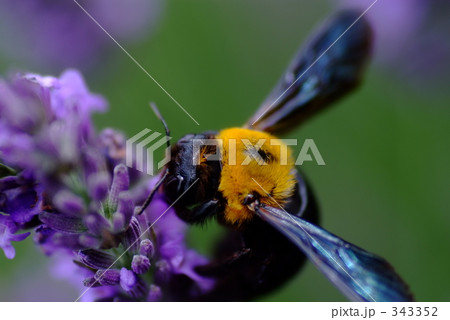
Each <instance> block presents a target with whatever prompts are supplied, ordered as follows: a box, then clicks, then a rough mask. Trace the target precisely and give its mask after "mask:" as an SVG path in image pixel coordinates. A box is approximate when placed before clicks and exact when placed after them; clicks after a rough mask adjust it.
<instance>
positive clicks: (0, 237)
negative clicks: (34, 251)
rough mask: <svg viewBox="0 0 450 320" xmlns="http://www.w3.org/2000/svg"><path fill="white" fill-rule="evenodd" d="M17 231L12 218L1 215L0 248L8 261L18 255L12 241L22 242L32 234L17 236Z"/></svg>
mask: <svg viewBox="0 0 450 320" xmlns="http://www.w3.org/2000/svg"><path fill="white" fill-rule="evenodd" d="M17 230H18V227H17V226H16V224H15V223H14V222H13V221H12V219H11V218H10V217H8V216H3V215H0V248H2V249H3V252H4V253H5V256H6V257H7V258H8V259H12V258H14V256H15V255H16V251H15V250H14V247H13V246H12V245H11V241H22V240H24V239H25V238H26V237H28V235H29V234H30V233H29V232H27V233H22V234H15V233H16V232H17Z"/></svg>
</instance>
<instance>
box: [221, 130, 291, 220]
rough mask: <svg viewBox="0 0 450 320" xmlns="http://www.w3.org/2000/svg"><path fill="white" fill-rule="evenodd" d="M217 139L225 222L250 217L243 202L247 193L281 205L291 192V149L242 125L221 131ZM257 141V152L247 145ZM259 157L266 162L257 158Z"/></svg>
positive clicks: (268, 135) (278, 140)
mask: <svg viewBox="0 0 450 320" xmlns="http://www.w3.org/2000/svg"><path fill="white" fill-rule="evenodd" d="M217 138H218V139H219V141H220V142H221V155H222V173H221V178H220V184H219V191H220V192H221V193H222V194H223V196H224V198H225V199H227V202H228V205H227V207H226V209H225V221H226V222H227V223H230V224H232V225H237V226H239V225H241V224H242V223H243V222H245V221H248V220H251V219H252V218H253V212H252V211H251V210H249V209H248V208H247V206H246V205H244V204H243V202H244V199H245V198H246V196H247V195H249V194H255V193H256V194H259V195H260V196H261V198H260V202H261V203H265V204H267V205H270V206H274V207H278V204H277V203H279V204H281V205H283V203H285V201H286V200H287V199H288V198H289V197H290V196H291V195H292V194H293V191H294V187H295V174H294V170H293V169H294V161H293V158H292V155H291V150H290V149H289V148H288V146H287V145H286V144H284V143H283V142H282V141H281V140H280V139H277V138H275V137H274V136H272V135H270V134H268V133H265V132H260V131H254V130H249V129H243V128H230V129H225V130H222V131H221V132H219V134H218V136H217ZM243 139H247V140H243ZM260 139H265V141H264V142H263V140H260ZM258 142H259V143H260V144H262V145H261V148H260V149H259V150H260V152H259V153H258V152H256V151H257V148H252V147H251V145H256V144H257V143H258ZM246 143H247V145H246ZM282 148H285V149H284V150H287V152H285V153H284V154H286V155H287V157H285V159H282V157H281V156H282V155H283V153H282V152H281V149H282ZM259 155H260V156H259ZM261 155H262V156H261ZM258 156H259V157H258ZM263 158H265V160H266V161H261V160H262V159H263ZM243 163H244V164H245V165H243ZM253 179H254V180H253ZM255 181H256V182H257V183H256V182H255ZM258 184H259V185H260V186H261V187H262V188H263V189H264V190H265V191H266V192H267V193H268V194H269V195H270V196H269V195H267V193H266V192H265V191H263V190H262V189H261V187H260V186H259V185H258ZM274 200H275V201H276V202H275V201H274Z"/></svg>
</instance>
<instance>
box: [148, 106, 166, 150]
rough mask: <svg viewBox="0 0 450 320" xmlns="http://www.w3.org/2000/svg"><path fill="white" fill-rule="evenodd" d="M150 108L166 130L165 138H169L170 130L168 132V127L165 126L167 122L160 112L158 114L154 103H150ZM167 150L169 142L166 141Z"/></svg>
mask: <svg viewBox="0 0 450 320" xmlns="http://www.w3.org/2000/svg"><path fill="white" fill-rule="evenodd" d="M150 108H152V110H153V112H154V113H155V115H156V117H157V118H158V119H159V120H160V121H161V122H162V124H163V126H164V129H165V130H166V136H167V137H169V136H170V130H169V126H167V122H166V120H165V119H164V117H163V116H162V115H161V112H159V109H158V107H157V106H156V103H154V102H150ZM167 148H169V149H170V140H169V139H167Z"/></svg>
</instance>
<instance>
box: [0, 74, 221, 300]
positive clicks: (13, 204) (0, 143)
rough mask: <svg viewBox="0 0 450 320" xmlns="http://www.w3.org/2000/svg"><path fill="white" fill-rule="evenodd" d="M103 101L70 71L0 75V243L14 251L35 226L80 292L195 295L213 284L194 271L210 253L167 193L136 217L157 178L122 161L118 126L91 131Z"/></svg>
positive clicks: (103, 296)
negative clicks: (189, 241)
mask: <svg viewBox="0 0 450 320" xmlns="http://www.w3.org/2000/svg"><path fill="white" fill-rule="evenodd" d="M106 107H107V104H106V102H105V100H104V99H103V98H102V97H100V96H98V95H96V94H92V93H90V92H89V90H88V89H87V88H86V85H85V83H84V81H83V79H82V77H81V75H80V74H79V73H78V72H77V71H74V70H69V71H66V72H64V73H63V74H62V75H61V77H60V78H53V77H42V76H39V75H32V74H26V75H21V76H15V77H13V78H12V79H11V80H10V81H5V80H1V81H0V163H1V164H2V165H1V167H0V168H1V169H2V170H0V173H1V174H2V176H0V248H2V249H3V251H4V252H5V254H6V256H7V257H8V258H13V257H14V248H13V247H12V245H11V241H21V240H23V239H24V238H26V237H27V236H28V234H29V233H28V232H27V233H23V232H24V231H25V230H30V229H34V240H35V242H36V244H37V245H39V246H40V247H41V248H42V251H43V252H44V253H45V254H47V255H51V256H54V257H57V258H58V260H59V264H60V266H61V267H58V268H56V269H55V270H56V271H54V273H55V275H56V276H58V277H65V278H67V279H68V280H69V281H70V282H73V283H75V284H76V285H78V286H81V285H83V286H84V290H82V291H83V292H85V293H86V294H83V295H82V296H81V297H80V298H81V300H102V301H105V300H108V301H131V300H132V301H145V300H148V301H159V300H174V299H179V300H192V299H196V298H198V297H199V296H200V295H203V294H205V293H206V292H208V290H210V289H212V287H213V285H214V281H213V280H211V279H206V278H203V277H201V276H199V275H198V274H197V273H196V272H195V271H194V268H195V267H196V266H198V265H201V264H205V263H207V262H208V261H207V259H206V258H204V257H202V256H200V255H199V254H197V253H196V252H195V251H194V250H190V249H188V248H187V246H186V244H185V233H186V228H187V226H186V225H185V224H184V223H183V222H182V221H181V220H179V219H178V217H177V216H176V215H175V212H174V211H173V210H169V206H168V204H167V203H166V202H165V201H164V197H163V195H161V194H157V195H156V197H155V199H154V201H153V202H152V203H151V205H150V206H149V208H147V210H146V211H145V212H144V214H142V215H140V216H136V215H135V213H136V212H138V209H139V207H138V205H139V204H142V203H143V201H144V200H145V197H146V195H147V194H148V193H149V191H150V190H151V188H153V186H154V185H155V183H156V180H155V179H152V180H147V178H146V177H144V176H142V175H139V174H138V173H136V172H134V171H133V170H131V169H128V168H127V167H126V166H125V165H124V164H123V162H124V159H123V156H124V155H125V152H124V151H123V150H124V147H125V144H124V143H125V139H124V137H123V135H122V134H120V133H118V132H116V131H114V130H112V129H107V130H105V131H103V132H102V133H101V134H100V135H97V134H96V132H95V130H94V128H93V125H92V122H91V120H90V115H91V114H92V113H93V112H99V111H105V110H106ZM156 220H158V222H157V223H156V224H154V222H155V221H156ZM73 261H75V263H73ZM181 284H182V285H181ZM86 289H88V290H86ZM88 292H89V293H88Z"/></svg>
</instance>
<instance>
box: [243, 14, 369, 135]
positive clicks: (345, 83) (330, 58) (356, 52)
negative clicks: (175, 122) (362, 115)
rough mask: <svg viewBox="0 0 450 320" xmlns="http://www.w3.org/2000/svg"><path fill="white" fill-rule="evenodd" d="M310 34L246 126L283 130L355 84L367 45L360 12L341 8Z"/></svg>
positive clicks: (361, 68) (367, 48) (366, 51)
mask: <svg viewBox="0 0 450 320" xmlns="http://www.w3.org/2000/svg"><path fill="white" fill-rule="evenodd" d="M315 34H316V35H315V36H314V37H312V39H310V41H308V43H307V45H306V46H305V47H304V49H303V50H300V52H299V54H298V55H297V56H296V57H295V59H294V60H293V61H292V63H291V65H290V66H289V67H288V69H287V71H286V73H285V75H284V77H282V78H281V80H280V81H279V83H278V85H277V86H276V87H275V89H274V90H273V91H272V93H271V94H270V95H269V96H268V97H267V99H266V100H265V102H264V103H263V104H262V105H261V107H260V108H259V109H258V110H257V112H256V113H255V114H254V116H253V117H252V118H251V119H250V120H249V121H248V122H247V124H246V125H245V126H246V127H247V128H250V129H254V130H261V131H267V132H270V133H273V134H280V133H283V132H286V131H288V130H290V129H292V127H294V126H296V125H298V124H299V123H301V122H302V121H304V120H306V119H307V118H308V117H310V116H311V115H313V114H315V113H317V112H318V111H319V110H322V109H323V108H324V107H326V106H328V105H329V104H330V103H332V102H333V101H335V100H337V99H338V98H340V97H341V96H343V95H345V94H346V93H348V92H349V91H351V90H352V89H353V88H355V87H356V86H357V84H358V83H359V82H360V79H361V75H362V72H363V71H364V69H365V68H364V67H365V65H366V62H367V60H368V57H369V54H370V51H371V43H372V32H371V29H370V26H369V24H368V23H367V21H366V20H365V19H364V18H363V17H361V13H360V12H355V11H345V12H342V13H340V14H338V15H337V16H335V17H334V18H333V19H331V20H330V21H329V22H328V23H326V24H325V25H324V26H322V28H320V29H319V30H318V32H316V33H315Z"/></svg>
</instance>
